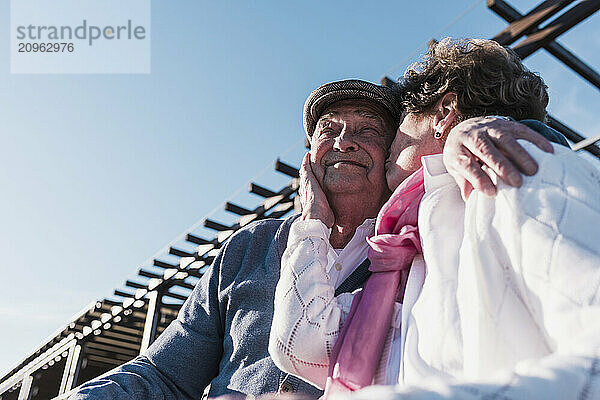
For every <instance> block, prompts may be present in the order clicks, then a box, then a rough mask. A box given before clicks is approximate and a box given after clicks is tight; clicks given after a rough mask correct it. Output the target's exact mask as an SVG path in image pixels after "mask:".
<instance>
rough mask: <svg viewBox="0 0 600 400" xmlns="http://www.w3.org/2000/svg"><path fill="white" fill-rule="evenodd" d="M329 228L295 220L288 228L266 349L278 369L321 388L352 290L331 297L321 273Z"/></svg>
mask: <svg viewBox="0 0 600 400" xmlns="http://www.w3.org/2000/svg"><path fill="white" fill-rule="evenodd" d="M329 251H330V244H329V229H328V228H327V227H326V226H325V225H324V224H323V223H322V222H321V221H319V220H314V219H307V220H301V219H297V220H296V221H294V223H293V224H292V226H291V228H290V234H289V237H288V246H287V249H286V251H285V252H284V254H283V257H282V261H281V277H280V278H279V283H278V284H277V289H276V290H275V311H274V313H273V324H272V326H271V336H270V339H269V353H270V355H271V358H272V359H273V361H274V362H275V365H277V367H279V368H280V369H281V370H283V371H285V372H288V373H291V374H293V375H296V376H299V377H300V378H302V379H304V380H306V381H307V382H309V383H311V384H313V385H316V386H318V387H319V388H323V387H325V381H326V380H327V372H328V368H329V355H330V353H331V350H332V349H333V345H334V344H335V341H336V339H337V336H338V333H339V330H340V327H341V325H342V324H343V321H344V319H345V317H346V315H347V313H348V311H349V310H350V305H351V303H352V297H353V295H352V294H350V293H344V294H341V295H339V296H338V297H334V292H335V288H334V287H333V285H332V284H331V283H330V281H329V276H328V274H327V272H326V267H327V253H328V252H329Z"/></svg>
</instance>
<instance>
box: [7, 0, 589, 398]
mask: <svg viewBox="0 0 600 400" xmlns="http://www.w3.org/2000/svg"><path fill="white" fill-rule="evenodd" d="M572 3H575V4H572ZM569 6H572V7H569ZM488 7H489V9H490V10H492V11H493V12H494V13H496V14H497V15H499V16H500V17H501V18H503V19H504V20H506V21H507V22H508V23H509V25H508V27H507V28H506V29H504V30H503V31H502V32H500V33H499V34H498V35H496V36H495V37H494V40H496V41H498V42H499V43H501V44H503V45H505V46H509V45H510V46H512V48H513V49H514V50H515V51H516V52H517V53H518V54H519V55H520V56H521V57H522V58H526V57H527V56H529V55H531V54H533V53H534V52H536V51H538V50H540V49H542V48H543V49H545V50H547V51H548V52H549V53H550V54H552V55H553V56H555V57H556V58H557V59H558V60H560V61H561V62H563V63H564V64H565V65H566V66H567V67H568V68H570V69H572V70H573V71H575V72H576V73H577V74H579V75H580V76H581V77H582V78H583V79H584V80H586V81H587V82H589V83H590V84H592V85H593V86H595V87H596V88H598V89H600V75H599V74H598V73H597V72H596V71H595V70H594V69H593V68H591V67H590V66H588V65H587V64H586V63H585V62H583V61H582V60H580V59H579V58H577V57H576V56H575V55H574V54H573V53H572V52H570V51H569V50H567V49H566V48H564V47H563V46H562V45H560V44H558V43H557V42H556V39H557V38H558V37H559V36H560V35H561V34H563V33H565V32H566V31H568V30H569V29H571V28H572V27H574V26H575V25H576V24H577V23H579V22H581V21H583V20H584V19H585V18H587V17H589V16H590V15H592V14H593V13H595V12H596V11H598V9H600V0H580V1H574V0H548V1H544V2H542V3H540V4H539V5H538V6H536V7H535V8H534V9H533V10H531V11H530V12H528V13H527V14H525V15H521V14H520V13H519V12H518V11H516V10H515V9H514V8H513V7H511V6H510V5H509V4H508V3H507V2H505V1H503V0H488ZM549 20H551V21H550V22H548V21H549ZM544 23H545V25H543V26H542V24H544ZM515 43H516V44H515ZM388 81H389V78H384V79H383V82H384V83H386V82H388ZM549 124H550V125H551V126H552V127H553V128H555V129H557V130H559V131H560V132H562V133H563V134H564V135H565V136H566V137H567V138H568V139H569V140H570V141H572V142H573V143H574V148H575V149H583V150H584V151H586V152H589V153H590V154H592V155H593V156H595V157H597V158H599V159H600V148H598V146H597V145H595V144H594V143H595V142H597V141H598V140H600V137H596V138H586V137H584V136H582V135H581V134H579V133H577V132H575V131H574V130H573V129H571V128H569V127H568V126H567V125H565V124H564V123H562V122H561V121H559V120H557V119H556V118H554V117H552V116H550V117H549ZM275 170H276V171H278V172H280V173H282V174H285V176H287V177H288V178H290V181H289V183H288V184H287V185H285V186H284V187H283V188H282V189H280V190H279V191H273V190H270V189H267V188H265V187H262V186H259V185H258V184H256V183H251V184H250V185H249V191H250V192H251V193H254V194H255V195H258V196H260V197H261V198H262V201H261V202H260V203H259V204H258V205H257V206H256V207H254V208H245V207H242V206H240V205H237V204H233V203H230V202H227V203H225V211H227V212H228V213H230V214H231V215H235V216H236V222H235V223H234V224H232V225H227V224H223V223H220V222H217V221H214V220H211V219H206V220H205V221H204V223H203V224H204V227H206V228H208V229H210V230H212V231H214V232H215V233H214V236H213V237H212V238H210V239H206V238H202V237H199V236H196V235H194V234H192V233H188V234H186V236H185V242H187V243H188V244H189V245H190V246H191V247H193V248H194V250H193V251H190V250H183V249H181V248H178V247H174V246H171V247H169V249H168V251H167V252H165V254H164V255H163V256H158V257H156V258H154V259H153V261H152V265H151V267H145V268H141V269H139V270H138V273H137V277H136V278H135V279H134V280H127V281H126V282H125V284H124V286H123V287H122V288H119V289H117V290H115V291H114V296H111V297H112V299H109V298H106V299H104V300H101V301H98V302H95V303H92V304H90V305H89V306H88V307H86V308H84V309H83V310H82V311H81V312H80V313H78V314H77V315H75V316H74V317H73V318H72V319H71V321H69V322H68V323H67V324H66V325H64V326H63V327H61V328H60V329H59V330H58V331H56V332H55V333H54V334H53V335H52V336H50V337H49V338H48V339H47V340H46V341H44V342H43V343H42V345H41V346H40V347H38V348H37V349H35V350H34V351H33V352H32V353H31V354H29V355H28V356H27V357H26V358H25V359H23V360H22V361H21V362H19V363H18V365H16V366H15V367H14V368H13V369H12V370H11V371H10V372H8V373H7V374H6V375H5V376H3V377H2V378H1V379H0V400H8V399H15V400H16V399H19V400H26V399H27V400H33V399H52V398H66V397H67V396H68V394H69V393H70V392H71V390H72V389H73V388H75V387H77V386H79V385H81V384H82V383H84V382H87V381H89V380H91V379H93V378H95V377H97V376H99V375H101V374H102V373H104V372H106V371H109V370H110V369H112V368H114V367H116V366H118V365H121V364H123V363H125V362H127V361H129V360H131V359H133V358H134V357H135V356H137V355H139V354H140V353H143V352H144V351H145V350H146V349H147V348H148V346H149V345H150V344H151V343H152V342H153V341H154V339H155V338H156V337H157V336H158V335H160V334H161V333H162V332H163V331H164V329H165V328H166V327H167V326H168V325H169V324H170V323H171V321H173V320H174V319H175V317H176V316H177V312H178V311H179V309H180V308H181V305H182V304H183V302H184V301H185V300H186V299H187V297H188V296H189V294H190V293H191V290H192V289H193V287H194V285H195V284H196V282H197V281H198V279H199V278H200V277H202V274H203V273H204V271H205V269H206V268H207V267H208V266H209V265H210V263H211V262H212V260H213V259H214V257H215V255H216V253H217V252H218V250H219V248H220V247H221V245H222V244H223V243H224V242H225V241H226V240H227V239H228V238H229V237H230V236H231V235H232V234H233V233H234V232H235V231H237V230H238V229H240V228H243V227H244V226H246V225H248V224H249V223H251V222H253V221H257V220H261V219H264V218H280V217H283V216H286V215H288V214H290V213H291V212H292V210H294V199H295V196H296V192H297V189H298V169H297V168H295V167H292V166H291V165H288V164H286V163H284V162H282V161H280V160H277V161H276V163H275ZM173 257H174V258H175V259H176V260H178V262H172V261H165V259H167V258H171V259H172V258H173ZM115 299H116V300H115Z"/></svg>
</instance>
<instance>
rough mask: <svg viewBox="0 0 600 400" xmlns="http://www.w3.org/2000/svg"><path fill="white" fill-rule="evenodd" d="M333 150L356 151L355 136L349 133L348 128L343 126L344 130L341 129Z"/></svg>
mask: <svg viewBox="0 0 600 400" xmlns="http://www.w3.org/2000/svg"><path fill="white" fill-rule="evenodd" d="M333 148H334V150H338V151H356V150H358V144H357V143H356V141H355V136H354V135H353V134H352V132H350V129H348V126H344V129H342V131H341V132H340V134H339V136H338V137H336V138H335V143H334V144H333Z"/></svg>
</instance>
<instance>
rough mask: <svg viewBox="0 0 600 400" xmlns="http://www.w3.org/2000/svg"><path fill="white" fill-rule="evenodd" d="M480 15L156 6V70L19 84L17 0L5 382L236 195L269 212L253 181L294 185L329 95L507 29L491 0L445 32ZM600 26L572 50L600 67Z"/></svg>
mask: <svg viewBox="0 0 600 400" xmlns="http://www.w3.org/2000/svg"><path fill="white" fill-rule="evenodd" d="M473 4H474V0H454V1H439V0H436V1H434V0H421V1H418V2H412V1H410V2H409V1H379V2H378V1H373V2H364V1H328V2H323V1H302V2H275V1H272V2H267V1H237V2H234V1H220V2H208V1H197V0H194V1H192V0H178V1H170V2H167V1H156V0H155V1H153V2H152V73H151V74H149V75H11V74H10V72H9V71H10V65H9V64H10V62H9V26H10V14H9V9H8V1H4V2H2V6H0V21H2V23H1V24H0V34H1V35H2V36H3V37H4V38H5V40H2V41H0V52H1V53H2V54H4V55H5V56H4V57H2V58H0V60H2V64H1V65H0V92H1V93H2V96H0V110H2V111H1V112H0V116H1V119H2V127H1V130H0V138H1V143H2V144H1V145H0V188H1V189H0V190H1V193H2V195H1V196H0V221H1V222H0V256H1V258H0V276H1V277H2V283H3V285H2V290H1V291H0V321H1V324H2V327H3V329H1V330H0V373H2V372H4V371H6V370H8V369H10V368H11V367H12V366H13V365H14V364H15V363H16V362H18V361H19V360H20V359H21V358H23V357H25V356H26V355H27V354H28V353H29V352H30V351H32V350H33V349H34V348H35V347H36V346H37V345H39V344H40V343H41V341H42V340H43V339H44V338H46V337H47V336H48V335H50V334H51V333H53V332H54V331H55V330H56V329H58V328H59V327H60V326H61V325H62V324H65V323H66V322H67V321H68V319H69V318H70V317H71V316H72V315H73V314H74V313H76V312H77V311H79V310H80V309H82V308H83V307H84V306H86V305H87V304H89V303H90V302H91V301H94V300H96V299H100V298H103V297H107V296H109V295H111V293H112V291H113V289H114V288H116V287H118V286H121V285H122V284H123V282H124V281H125V279H126V278H130V277H132V276H134V275H135V272H136V271H137V268H139V267H140V266H142V264H143V263H144V262H145V261H146V260H147V259H148V258H149V257H150V256H152V255H153V254H154V253H155V252H156V251H158V250H159V249H161V248H162V247H163V246H164V245H165V244H166V243H168V242H170V241H171V240H172V239H173V238H175V237H177V236H178V235H179V234H180V233H181V232H183V231H184V230H186V229H187V228H188V227H189V226H191V225H192V224H193V223H195V222H196V221H198V220H200V219H201V218H203V217H205V216H207V215H209V214H210V213H211V211H213V210H214V209H215V208H219V207H221V205H222V204H223V202H224V201H225V200H226V199H230V198H233V199H234V200H235V201H237V202H238V203H240V204H242V205H245V206H247V207H250V208H252V207H254V206H255V205H256V204H257V203H258V199H257V198H255V197H252V196H251V195H248V194H246V193H245V192H244V190H243V188H245V186H246V185H247V184H248V182H249V181H250V180H252V179H254V178H256V181H257V182H258V183H260V184H262V185H265V186H267V187H271V188H272V189H277V190H278V189H280V188H281V186H283V185H284V184H285V183H286V182H287V178H285V177H283V176H281V175H278V174H277V173H275V172H274V171H273V168H272V165H273V162H274V160H275V159H276V158H277V157H279V156H281V157H282V160H283V161H286V162H288V163H291V164H294V165H298V164H299V160H300V158H301V155H302V152H303V147H302V143H303V130H302V121H301V111H302V105H303V103H304V100H305V99H306V97H307V95H308V94H309V93H310V91H311V90H313V89H314V88H316V87H317V86H319V85H320V84H322V83H325V82H328V81H332V80H337V79H343V78H362V79H366V80H371V81H378V80H379V79H380V78H381V76H382V75H383V74H384V73H386V72H388V73H389V74H390V75H391V76H393V77H394V78H396V77H397V76H398V75H400V74H401V72H402V71H403V69H404V68H405V67H406V66H407V65H408V64H409V63H410V62H412V61H415V59H416V57H414V56H413V57H409V58H407V56H409V55H411V54H413V53H414V51H415V50H418V49H420V51H419V53H422V52H423V50H424V47H423V45H424V43H426V41H427V40H429V39H430V38H432V37H434V36H435V37H438V38H439V37H442V36H456V37H491V36H493V35H494V34H496V33H498V32H499V31H500V30H502V29H503V28H504V27H505V25H506V24H505V22H504V21H503V20H501V19H500V18H499V17H497V16H496V15H495V14H493V13H492V12H491V11H489V10H488V9H487V8H486V6H485V1H479V2H478V4H477V5H476V6H475V8H473V10H472V11H470V12H469V13H468V14H466V15H465V16H464V17H463V18H462V19H461V20H460V22H458V23H457V24H455V25H453V26H451V27H450V28H449V29H447V30H445V31H443V32H441V33H440V31H442V30H443V28H444V27H446V26H447V25H448V23H449V22H450V21H452V20H454V19H455V18H456V17H457V16H460V15H461V14H463V12H464V11H465V10H466V9H468V8H469V7H470V6H472V5H473ZM512 4H513V5H514V6H515V7H516V8H517V9H519V10H520V11H521V12H526V11H527V10H529V9H530V8H532V7H533V6H535V4H537V1H519V0H514V1H513V2H512ZM599 29H600V14H596V15H594V16H592V17H591V18H589V19H588V20H586V21H585V22H583V23H582V24H580V25H579V26H578V27H577V28H575V29H574V30H572V31H571V32H569V33H567V34H566V35H564V36H563V37H561V39H560V40H559V41H560V42H561V43H562V44H564V45H565V46H567V47H568V48H570V49H571V50H573V51H574V52H575V53H576V54H578V55H579V56H580V57H581V58H583V59H584V60H586V61H587V62H588V63H589V64H591V65H592V66H594V67H596V68H597V69H598V68H600V51H599V50H600V35H599V34H598V32H599ZM526 64H527V65H528V66H529V67H530V68H531V69H532V70H535V71H539V72H540V73H541V74H542V76H543V77H544V78H545V80H546V82H547V83H548V85H549V86H550V95H551V101H550V107H549V109H550V111H551V112H552V113H553V114H554V115H555V116H557V117H558V118H560V119H562V120H563V121H564V122H567V123H568V124H569V125H570V126H572V127H573V128H575V129H576V130H578V131H580V132H582V134H584V135H586V136H591V135H597V134H599V133H600V128H599V123H600V120H599V119H598V113H597V110H599V109H600V95H599V93H598V91H597V89H596V88H592V87H591V86H590V85H588V84H587V83H585V82H583V81H582V80H581V79H580V78H579V77H577V76H576V75H574V74H573V73H572V72H570V71H569V70H567V69H566V68H565V67H563V66H562V65H561V64H560V63H559V62H558V61H556V60H554V58H553V57H552V56H550V55H548V54H547V53H544V52H540V53H539V54H536V55H535V56H533V57H531V58H530V59H528V60H527V62H526ZM390 70H392V71H390ZM240 188H242V190H240ZM219 217H223V218H224V219H226V218H227V216H225V215H224V213H223V212H221V211H217V212H216V213H215V218H217V219H218V218H219ZM226 222H227V221H226ZM201 231H202V230H200V233H201V234H202V233H203V232H201ZM209 233H210V232H208V233H206V236H209Z"/></svg>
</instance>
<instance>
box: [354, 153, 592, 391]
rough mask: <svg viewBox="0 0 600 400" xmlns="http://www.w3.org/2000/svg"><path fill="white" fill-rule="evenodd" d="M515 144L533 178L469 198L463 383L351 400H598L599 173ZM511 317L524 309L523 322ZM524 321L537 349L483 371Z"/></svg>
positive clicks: (572, 158)
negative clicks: (528, 160) (531, 164)
mask: <svg viewBox="0 0 600 400" xmlns="http://www.w3.org/2000/svg"><path fill="white" fill-rule="evenodd" d="M523 146H524V147H525V149H526V150H527V151H528V152H529V153H530V154H532V155H533V156H534V158H535V159H536V160H537V161H538V163H539V165H540V169H539V172H538V174H536V175H535V176H533V177H528V178H526V179H525V182H524V185H523V186H522V187H521V188H519V189H517V188H510V187H507V186H506V185H504V184H503V183H499V186H498V188H499V191H498V194H497V196H496V197H495V198H489V197H486V196H485V195H483V194H481V193H477V192H474V193H473V194H472V195H471V197H470V198H469V200H468V202H467V205H466V206H467V207H466V213H465V215H466V218H465V236H464V241H463V246H462V248H461V263H460V268H461V271H460V274H463V273H464V275H459V285H460V284H464V285H465V286H471V287H472V290H471V291H470V294H471V296H469V298H468V299H464V301H463V303H462V305H461V303H460V301H459V307H460V308H461V325H462V326H463V327H464V329H465V330H466V331H467V332H468V333H467V332H463V335H464V336H463V341H464V342H465V343H467V340H470V342H469V344H470V345H471V344H472V345H473V346H472V349H473V351H472V352H471V354H465V357H464V360H465V365H464V368H465V377H463V378H460V379H457V380H449V379H436V380H429V381H428V382H422V383H419V384H418V385H417V386H414V387H408V388H407V387H400V386H398V387H385V386H380V387H371V388H368V389H366V390H364V391H361V392H357V393H356V394H354V395H352V396H350V397H351V398H352V399H369V398H379V399H484V398H486V399H487V398H502V399H507V400H509V399H547V400H552V399H556V400H569V399H573V400H574V399H597V398H600V289H599V288H600V201H599V200H600V171H598V169H596V168H595V167H593V166H591V165H589V164H588V163H587V162H586V161H585V160H582V159H580V158H579V156H578V155H576V154H575V153H574V152H572V151H570V150H568V149H564V148H560V147H558V146H555V154H554V155H551V154H545V153H542V152H541V151H539V150H537V149H536V148H535V146H533V145H530V144H528V143H523ZM478 260H479V261H478ZM482 261H483V262H482ZM465 297H467V296H465ZM515 310H525V311H524V312H523V314H522V320H521V321H523V323H519V322H518V321H519V320H518V318H521V317H518V316H517V317H516V316H515V313H514V311H515ZM524 324H530V326H535V327H536V328H537V332H538V336H537V337H538V338H540V337H541V338H542V339H541V340H539V341H540V342H544V343H543V346H545V348H546V349H545V351H543V352H541V354H540V356H539V357H530V358H528V359H521V360H518V361H517V362H515V364H514V366H513V367H512V368H509V369H506V370H501V371H487V372H485V373H482V372H481V371H485V368H486V363H487V362H489V360H490V359H494V358H497V357H507V354H502V353H500V352H498V350H497V349H496V348H495V346H496V345H502V342H501V340H502V338H503V337H509V336H512V337H513V338H516V339H518V338H519V337H521V336H523V337H524V336H525V331H526V328H524V327H523V325H524ZM490 337H496V338H497V339H496V341H495V342H494V340H490V339H489V338H490ZM524 340H525V339H524ZM473 341H475V343H474V344H473V343H472V342H473ZM513 343H515V346H522V344H520V343H519V342H518V341H514V342H513ZM532 345H537V344H532ZM504 346H505V347H504V350H503V351H504V352H505V353H508V352H510V351H511V349H510V348H509V347H508V346H506V343H504ZM466 347H467V346H466V345H465V348H466ZM512 350H514V349H512ZM527 350H528V351H531V350H530V348H527Z"/></svg>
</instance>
